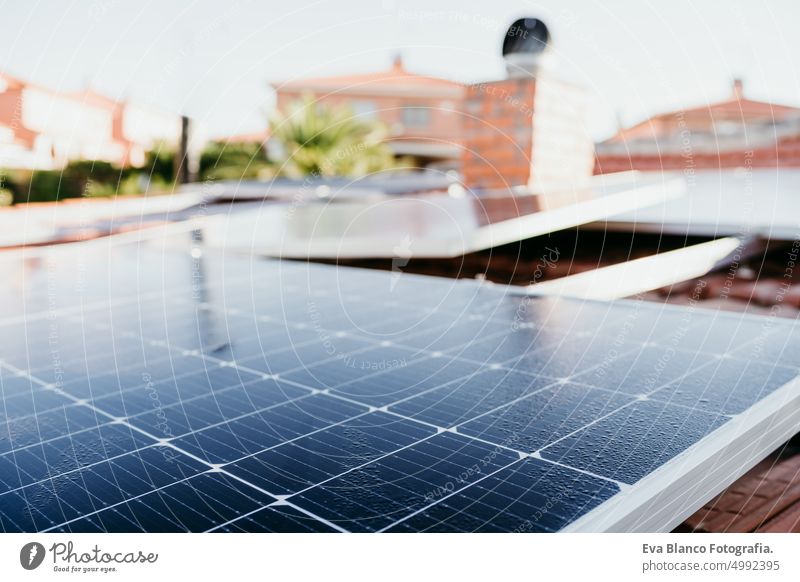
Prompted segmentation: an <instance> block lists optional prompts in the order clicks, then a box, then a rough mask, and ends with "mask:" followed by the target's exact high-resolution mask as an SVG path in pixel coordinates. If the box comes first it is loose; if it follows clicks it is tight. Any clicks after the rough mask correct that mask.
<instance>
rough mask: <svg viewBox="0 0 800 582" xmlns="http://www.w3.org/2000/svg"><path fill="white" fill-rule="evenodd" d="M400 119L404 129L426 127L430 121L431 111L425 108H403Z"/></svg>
mask: <svg viewBox="0 0 800 582" xmlns="http://www.w3.org/2000/svg"><path fill="white" fill-rule="evenodd" d="M402 119H403V125H404V126H406V127H427V126H428V125H429V124H430V121H431V111H430V109H428V108H427V107H418V106H407V107H404V108H403V116H402Z"/></svg>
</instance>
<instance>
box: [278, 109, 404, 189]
mask: <svg viewBox="0 0 800 582" xmlns="http://www.w3.org/2000/svg"><path fill="white" fill-rule="evenodd" d="M270 134H271V139H272V140H274V141H275V142H276V143H277V144H278V145H279V146H280V150H282V151H281V152H280V153H279V155H278V157H279V158H281V159H278V160H275V161H276V162H277V163H278V167H279V171H280V173H282V174H286V175H289V176H295V177H298V176H308V175H315V176H363V175H365V174H369V173H371V172H377V171H381V170H386V169H389V168H391V167H392V166H393V165H394V159H393V156H392V152H391V150H390V149H389V147H388V146H387V145H386V144H385V143H384V142H383V139H384V137H385V136H386V131H385V128H384V127H383V126H382V125H381V124H379V123H377V122H370V121H366V120H363V119H360V118H358V117H355V116H354V115H353V113H352V111H351V110H350V109H349V108H347V107H326V106H323V105H321V104H319V103H317V102H315V101H314V100H313V99H312V98H311V97H306V98H305V99H303V100H301V101H298V102H296V103H294V104H292V105H291V106H290V107H289V111H288V112H286V113H281V112H277V113H276V114H275V115H274V116H273V118H272V119H271V120H270Z"/></svg>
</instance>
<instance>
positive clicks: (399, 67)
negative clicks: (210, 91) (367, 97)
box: [272, 57, 464, 96]
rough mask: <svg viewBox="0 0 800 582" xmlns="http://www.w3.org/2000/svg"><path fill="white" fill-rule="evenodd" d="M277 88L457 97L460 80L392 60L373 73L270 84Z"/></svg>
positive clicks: (461, 89)
mask: <svg viewBox="0 0 800 582" xmlns="http://www.w3.org/2000/svg"><path fill="white" fill-rule="evenodd" d="M272 86H273V87H274V88H275V89H276V90H277V91H292V92H294V91H297V92H301V91H328V92H337V93H357V94H365V93H380V94H394V93H397V94H443V95H454V96H458V95H460V94H461V92H462V91H463V90H464V85H463V84H462V83H457V82H456V81H450V80H448V79H442V78H439V77H428V76H425V75H417V74H414V73H410V72H409V71H408V70H406V68H405V67H404V66H403V62H402V60H401V59H400V58H399V57H398V58H396V59H395V61H394V64H393V65H392V67H391V68H389V69H386V70H384V71H379V72H376V73H364V74H358V75H341V76H333V77H315V78H310V79H293V80H290V81H286V82H283V83H273V84H272Z"/></svg>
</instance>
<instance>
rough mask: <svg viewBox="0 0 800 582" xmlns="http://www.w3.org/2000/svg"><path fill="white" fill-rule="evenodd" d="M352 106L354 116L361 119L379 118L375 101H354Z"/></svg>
mask: <svg viewBox="0 0 800 582" xmlns="http://www.w3.org/2000/svg"><path fill="white" fill-rule="evenodd" d="M350 106H351V107H352V109H353V114H354V115H355V116H356V117H359V118H361V119H365V120H369V119H375V118H376V117H377V116H378V108H377V106H376V105H375V102H374V101H353V102H352V103H351V104H350Z"/></svg>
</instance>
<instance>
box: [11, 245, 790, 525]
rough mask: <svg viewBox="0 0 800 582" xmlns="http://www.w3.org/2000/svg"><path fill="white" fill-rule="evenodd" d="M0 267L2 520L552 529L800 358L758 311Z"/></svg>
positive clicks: (196, 262)
mask: <svg viewBox="0 0 800 582" xmlns="http://www.w3.org/2000/svg"><path fill="white" fill-rule="evenodd" d="M0 271H1V272H2V274H3V281H4V282H5V283H4V285H3V286H4V294H5V296H6V301H5V302H4V303H5V307H4V310H3V313H2V315H0V329H2V333H0V390H1V391H2V392H1V394H2V401H1V402H2V408H0V423H2V424H0V529H2V530H3V531H26V532H33V531H55V532H84V531H96V532H100V531H109V532H110V531H125V532H128V531H148V532H169V531H247V532H254V531H273V532H295V531H297V532H333V531H414V532H416V531H558V530H560V529H563V528H564V527H566V526H567V525H569V524H570V523H573V522H574V521H575V520H576V519H578V518H579V517H581V516H584V515H586V514H587V513H588V512H590V511H591V510H593V509H595V508H597V507H599V506H601V505H602V504H603V503H605V502H607V501H608V500H610V499H612V498H614V496H615V495H617V494H618V493H619V492H620V491H621V490H624V489H626V488H630V487H631V486H635V484H636V483H637V482H639V481H640V480H641V479H642V478H643V477H645V476H647V475H649V474H651V473H652V472H653V471H654V470H656V469H657V468H658V467H661V466H663V465H664V464H665V463H666V462H668V461H669V460H670V459H674V458H675V457H676V456H678V455H680V454H681V453H682V452H683V451H685V450H686V449H687V448H689V447H691V446H692V445H694V444H695V443H698V442H699V441H701V440H703V439H704V438H705V437H707V436H708V435H709V434H710V433H712V432H713V431H714V430H715V429H717V428H719V427H721V426H723V425H725V424H726V423H727V422H728V421H729V420H730V419H731V418H732V417H734V416H735V415H738V414H741V413H743V412H745V411H747V409H748V408H749V407H750V406H752V405H753V404H755V403H757V402H758V401H759V400H761V399H762V398H764V397H765V396H766V395H767V394H769V393H772V392H773V391H775V390H777V389H778V388H780V387H781V386H784V385H785V384H786V383H787V382H789V381H791V380H793V379H794V378H795V377H796V376H797V374H798V367H800V350H798V349H797V348H798V346H800V334H798V332H797V331H795V328H794V326H792V325H789V324H783V323H779V322H777V321H776V320H774V319H769V320H768V319H766V318H751V317H739V316H727V315H716V314H714V313H707V312H703V311H701V310H694V309H689V308H687V309H674V308H660V307H658V306H656V307H653V306H650V305H646V304H644V303H642V302H635V301H634V302H617V303H593V302H577V301H568V300H555V299H547V298H526V297H520V296H515V295H513V294H511V293H510V292H509V290H508V289H506V288H504V287H494V286H490V285H486V284H479V283H474V282H463V281H453V280H444V279H434V278H425V277H417V276H410V275H403V274H400V273H396V272H392V273H383V272H373V271H361V270H355V269H337V268H334V267H326V266H315V265H307V264H303V263H291V262H278V261H263V260H257V259H252V258H238V257H231V256H224V255H209V254H206V255H205V256H199V253H195V254H194V255H190V254H189V253H188V252H187V251H185V250H164V249H158V248H147V247H139V246H131V247H125V246H121V247H117V248H115V249H113V250H111V251H109V250H108V249H106V248H104V247H102V248H101V250H94V251H87V250H82V251H81V252H78V253H74V252H73V253H70V252H64V251H59V252H57V253H56V252H53V253H50V254H48V253H45V254H44V255H43V256H42V257H40V258H37V259H35V260H32V259H26V260H5V261H3V262H2V265H0Z"/></svg>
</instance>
